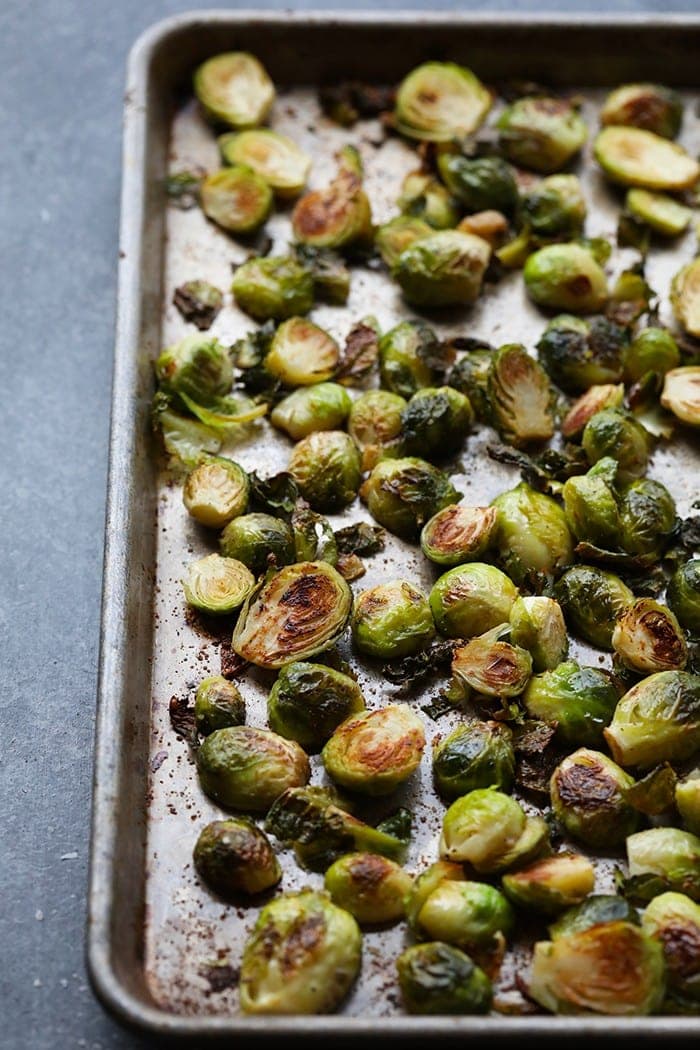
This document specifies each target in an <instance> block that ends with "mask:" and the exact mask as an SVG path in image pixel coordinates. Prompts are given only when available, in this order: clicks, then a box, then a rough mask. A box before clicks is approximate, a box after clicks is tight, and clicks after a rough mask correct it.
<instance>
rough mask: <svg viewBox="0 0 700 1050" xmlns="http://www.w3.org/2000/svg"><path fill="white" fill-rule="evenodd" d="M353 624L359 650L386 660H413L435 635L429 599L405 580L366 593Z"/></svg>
mask: <svg viewBox="0 0 700 1050" xmlns="http://www.w3.org/2000/svg"><path fill="white" fill-rule="evenodd" d="M350 623H351V627H352V637H353V641H354V643H355V646H356V647H357V649H359V651H360V652H361V653H364V654H365V655H366V656H373V657H376V658H378V659H382V660H392V659H396V658H398V657H401V656H410V655H411V654H412V653H415V652H417V651H418V650H419V649H423V648H424V647H425V646H426V645H427V644H428V643H429V642H430V641H432V639H433V637H434V635H435V624H434V623H433V617H432V613H431V612H430V606H429V604H428V599H427V598H426V597H425V595H424V594H422V593H421V591H419V590H418V589H417V588H416V587H414V586H413V585H412V584H410V583H406V582H405V581H404V580H394V581H393V582H391V583H383V584H379V586H377V587H372V589H371V590H368V591H362V592H361V594H359V595H358V596H357V598H356V599H355V607H354V609H353V614H352V619H351V621H350Z"/></svg>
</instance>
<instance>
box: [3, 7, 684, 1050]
mask: <svg viewBox="0 0 700 1050" xmlns="http://www.w3.org/2000/svg"><path fill="white" fill-rule="evenodd" d="M189 6H190V7H199V8H205V7H212V6H215V5H214V3H196V2H192V3H190V5H189ZM222 6H223V5H222ZM249 6H251V7H252V6H254V5H253V4H252V3H251V4H250V5H249ZM255 6H259V7H261V8H268V7H275V6H282V5H276V4H274V3H268V2H265V0H263V2H260V0H258V4H257V5H255ZM288 6H289V5H288ZM291 6H293V7H300V8H302V7H307V6H308V7H329V8H341V7H345V6H352V7H357V6H360V7H361V6H373V7H375V8H376V7H377V6H378V5H377V4H371V5H370V4H369V0H364V2H362V0H361V2H360V3H359V4H352V5H348V4H347V3H346V2H340V3H326V4H323V3H321V2H320V0H318V2H317V3H315V4H314V3H311V4H305V3H293V4H292V5H291ZM381 6H382V7H383V8H385V9H387V10H390V9H397V8H401V7H409V6H416V7H418V6H421V5H420V4H419V3H415V0H414V2H413V3H411V0H399V2H396V3H394V2H386V0H385V2H384V3H383V4H381ZM426 6H433V7H434V6H437V7H444V8H447V9H449V8H453V9H462V10H464V9H471V8H478V7H479V6H481V5H479V4H477V3H470V2H463V3H457V2H455V3H452V4H450V3H438V4H437V5H427V0H426ZM186 7H187V4H186V3H182V2H180V3H178V2H176V0H116V2H114V0H112V2H107V0H91V2H88V0H82V2H81V0H34V2H27V0H3V2H2V4H1V5H0V66H1V68H2V77H1V78H0V127H1V129H2V130H1V131H0V142H1V143H2V154H3V159H2V163H1V170H2V176H1V177H0V230H1V235H0V246H1V248H0V253H1V254H0V259H1V263H2V272H3V284H2V290H3V293H4V294H2V296H1V297H0V299H1V301H2V324H1V325H0V344H1V346H2V349H1V351H0V354H1V356H0V360H1V362H2V363H1V365H0V403H1V404H2V410H1V411H0V450H2V454H1V455H0V476H1V479H2V482H1V485H0V492H1V493H2V497H1V498H0V523H1V526H2V527H1V530H0V535H1V537H2V539H1V541H0V562H1V563H2V568H1V570H0V650H1V651H2V655H3V665H4V685H3V688H2V702H1V703H0V720H1V725H0V741H1V748H2V754H3V759H2V765H1V767H0V799H2V810H3V816H2V820H1V821H0V827H1V828H2V831H1V834H2V840H3V841H2V846H1V848H0V886H2V891H1V892H2V897H1V898H0V900H1V905H0V1046H2V1047H4V1048H5V1050H25V1048H26V1050H29V1048H31V1050H49V1048H51V1050H69V1048H74V1047H81V1048H82V1047H84V1048H86V1050H117V1048H120V1050H121V1048H126V1047H139V1046H146V1045H152V1044H149V1043H148V1042H147V1041H144V1040H142V1039H141V1038H140V1037H137V1036H135V1035H133V1034H131V1033H126V1032H124V1031H123V1030H121V1029H120V1028H119V1026H118V1025H117V1024H116V1023H115V1022H113V1021H112V1020H111V1019H110V1018H109V1017H107V1016H106V1015H105V1014H104V1013H103V1011H102V1010H101V1008H100V1006H99V1005H98V1003H97V1002H96V1001H95V999H94V998H93V996H92V993H91V991H90V988H89V986H88V982H87V978H86V975H85V970H84V965H83V934H84V917H85V889H86V865H87V855H88V826H89V813H90V779H91V772H92V740H93V724H94V704H95V684H96V665H97V645H98V620H99V602H100V590H101V558H102V526H103V515H104V497H105V483H106V467H107V436H108V425H109V397H110V379H111V357H112V336H113V323H114V314H115V297H116V296H115V293H116V253H117V223H118V198H119V180H120V173H119V160H120V136H121V128H120V117H121V100H122V86H123V80H124V62H125V57H126V54H127V51H128V49H129V46H130V45H131V43H132V42H133V40H134V39H135V38H136V36H137V35H138V34H139V33H140V32H141V30H142V29H144V28H145V27H146V26H148V25H149V24H151V23H153V22H155V21H157V20H158V19H160V18H162V17H164V16H165V15H168V14H172V13H174V12H177V11H180V10H183V9H185V8H186ZM488 7H489V9H490V10H508V9H519V10H528V9H529V10H553V11H561V10H565V9H572V10H575V9H584V10H589V11H598V10H600V11H620V12H624V11H651V10H654V9H658V8H660V9H663V10H664V11H693V10H697V9H698V4H697V0H687V2H668V3H661V0H657V2H655V3H646V2H628V3H618V4H615V3H611V2H610V0H607V2H606V0H593V2H591V0H588V2H585V0H583V2H578V3H575V2H574V3H571V2H569V3H567V2H566V0H539V2H537V0H536V2H534V3H522V2H521V3H511V4H509V3H507V2H499V0H491V2H490V3H489V5H488Z"/></svg>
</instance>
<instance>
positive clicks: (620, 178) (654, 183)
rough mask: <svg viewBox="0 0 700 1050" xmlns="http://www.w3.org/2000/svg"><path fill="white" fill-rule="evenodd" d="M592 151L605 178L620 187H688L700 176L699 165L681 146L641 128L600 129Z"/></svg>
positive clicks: (652, 188)
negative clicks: (618, 184)
mask: <svg viewBox="0 0 700 1050" xmlns="http://www.w3.org/2000/svg"><path fill="white" fill-rule="evenodd" d="M593 153H594V155H595V159H596V160H597V161H598V163H599V164H600V166H601V168H602V169H603V171H604V172H605V174H606V175H607V176H608V178H609V179H611V180H612V181H613V182H617V183H620V184H621V185H623V186H639V187H641V188H642V189H646V190H671V191H676V190H687V189H689V188H690V187H691V186H692V185H693V183H695V182H696V181H697V179H698V177H700V164H698V162H697V161H696V160H693V158H692V157H690V156H689V155H688V154H687V153H686V151H685V150H684V149H683V147H682V146H679V145H678V144H677V143H675V142H669V141H668V140H667V139H663V138H661V137H660V136H659V135H655V134H653V132H651V131H644V130H642V129H641V128H630V127H619V126H614V127H607V128H603V130H602V131H601V132H599V134H598V136H597V138H596V140H595V143H594V145H593Z"/></svg>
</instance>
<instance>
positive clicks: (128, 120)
mask: <svg viewBox="0 0 700 1050" xmlns="http://www.w3.org/2000/svg"><path fill="white" fill-rule="evenodd" d="M248 22H256V23H258V24H260V25H261V26H265V25H269V26H285V25H289V24H292V25H295V26H304V25H325V26H329V27H333V26H335V27H342V26H345V25H347V26H349V27H353V26H363V25H367V26H377V27H381V26H385V27H387V28H391V27H392V26H395V25H397V24H398V25H412V24H416V22H419V23H420V24H421V25H424V26H431V27H432V26H434V27H437V28H439V27H442V26H454V25H458V26H459V27H460V28H463V27H466V26H474V27H476V28H480V29H488V28H494V29H496V30H498V29H507V28H508V27H509V26H519V27H522V26H527V27H532V28H534V29H540V30H542V29H546V28H548V27H551V28H562V27H567V26H568V27H571V28H572V29H574V30H575V29H576V28H585V29H588V30H591V29H597V28H600V29H601V30H603V31H608V32H609V31H614V30H615V29H619V30H625V29H629V28H630V27H634V26H637V25H638V26H644V27H645V28H648V29H649V30H651V31H653V30H654V28H658V29H659V30H668V29H675V30H683V29H687V30H689V31H691V30H695V31H697V30H698V29H700V15H685V14H667V15H663V16H661V15H655V14H652V15H647V14H643V13H635V14H633V15H627V16H624V17H621V16H619V15H609V14H583V13H576V12H574V13H571V14H560V13H552V14H550V13H539V14H538V13H529V12H523V11H520V12H515V13H513V14H509V13H507V12H498V13H493V14H491V13H485V12H450V11H438V12H430V11H420V10H413V11H406V10H404V11H391V12H387V13H384V12H377V11H337V12H335V11H333V12H331V11H313V10H311V11H288V10H287V11H264V12H259V11H255V10H250V9H248V10H238V11H236V12H232V11H226V10H221V9H213V10H203V11H189V12H184V13H182V14H178V15H174V16H171V17H168V18H165V19H163V20H161V21H159V22H157V23H155V24H154V25H153V26H151V27H149V28H148V29H146V30H145V31H144V32H143V33H142V34H141V36H140V37H139V38H138V39H137V40H136V42H135V43H134V45H133V46H132V48H131V51H130V53H129V58H128V64H127V80H126V94H125V107H124V133H123V151H122V190H121V219H120V233H119V247H120V263H119V277H118V298H117V303H118V307H117V324H116V340H115V356H114V373H113V385H112V409H111V423H110V447H109V475H108V491H107V510H106V520H105V555H104V568H103V597H102V609H101V632H100V639H101V642H100V655H99V674H98V688H97V718H96V731H95V764H94V775H93V804H92V826H91V846H90V871H89V888H88V927H87V945H86V949H87V950H86V956H87V966H88V973H89V976H90V980H91V983H92V986H93V989H94V991H95V994H96V995H97V997H98V999H99V1000H100V1001H101V1002H102V1004H103V1005H104V1006H105V1007H106V1008H107V1009H108V1010H109V1011H110V1012H111V1013H112V1014H114V1015H115V1016H116V1017H117V1018H118V1019H119V1020H120V1021H122V1022H123V1023H125V1024H127V1025H130V1026H133V1027H136V1028H140V1029H145V1030H148V1031H150V1032H152V1033H154V1034H158V1035H161V1036H170V1037H175V1036H182V1037H192V1036H197V1037H199V1038H206V1039H216V1038H222V1037H230V1036H232V1035H238V1036H244V1037H247V1038H251V1039H252V1038H257V1037H261V1038H265V1037H270V1036H273V1035H280V1036H281V1035H285V1036H290V1037H293V1036H304V1037H306V1038H309V1037H327V1036H330V1035H332V1036H336V1037H338V1036H341V1037H347V1038H356V1037H358V1036H362V1035H364V1036H372V1035H377V1034H379V1033H378V1027H377V1020H376V1019H363V1018H359V1017H348V1016H346V1015H323V1016H312V1017H308V1016H286V1017H272V1016H265V1017H226V1016H198V1017H188V1016H183V1015H179V1014H174V1013H171V1012H168V1011H166V1010H161V1009H159V1008H158V1007H156V1006H152V1005H149V1004H148V1003H146V1002H145V1001H143V1000H141V999H139V998H138V997H137V996H136V995H134V994H133V993H132V992H131V991H129V990H128V989H127V988H126V987H125V986H124V984H123V983H122V981H121V980H120V978H119V976H118V975H117V973H116V971H115V968H114V966H113V963H112V952H111V949H112V944H111V936H110V926H111V914H112V905H113V894H112V877H111V876H112V870H113V865H114V863H115V859H116V858H115V849H116V831H117V828H116V818H115V807H116V806H117V805H118V798H119V787H120V782H119V775H120V769H119V763H120V750H119V748H120V733H119V730H120V726H121V717H122V713H121V712H120V710H119V687H120V681H121V670H122V667H123V663H124V660H125V659H126V655H127V651H128V639H127V636H126V629H125V612H126V608H127V599H128V586H129V584H128V573H127V571H126V570H127V567H128V561H129V548H128V543H127V536H128V529H129V526H130V524H131V522H132V510H133V507H132V503H133V491H132V487H131V486H130V479H131V476H132V475H131V467H132V463H133V460H134V455H135V451H136V432H135V429H134V427H133V418H134V410H135V406H136V396H135V391H136V384H137V378H138V377H137V360H136V348H137V345H138V340H139V332H140V323H141V298H140V289H141V267H142V262H143V243H142V229H143V220H144V207H145V198H146V194H145V180H144V165H145V160H146V148H147V109H146V107H147V86H148V76H149V70H150V66H151V62H152V60H153V57H154V55H155V53H156V51H157V50H158V49H159V48H160V47H161V46H162V44H163V43H164V42H165V41H166V40H167V39H168V38H169V37H171V36H174V35H176V34H179V33H182V32H183V31H186V30H188V29H193V30H194V29H196V28H197V27H201V26H203V25H212V24H215V25H221V26H224V25H230V26H232V27H235V26H236V25H240V24H245V23H248ZM699 1031H700V1029H699V1023H698V1020H697V1018H693V1017H672V1016H669V1017H667V1016H661V1017H629V1018H619V1017H552V1016H545V1015H542V1016H539V1015H538V1016H536V1017H507V1016H495V1017H494V1016H490V1017H469V1018H468V1019H466V1018H463V1017H411V1016H406V1017H398V1018H392V1019H391V1021H390V1022H388V1023H387V1024H386V1025H384V1026H383V1027H382V1030H381V1035H382V1036H383V1037H384V1038H397V1037H407V1036H411V1035H413V1036H419V1035H421V1036H426V1035H435V1036H443V1037H445V1038H449V1037H457V1036H459V1037H462V1038H464V1037H465V1036H472V1037H489V1038H494V1039H503V1038H506V1037H512V1036H521V1037H523V1038H528V1037H532V1036H538V1037H540V1038H560V1037H562V1036H571V1037H575V1038H576V1037H577V1038H585V1037H587V1036H596V1035H597V1036H608V1037H614V1038H616V1039H632V1038H635V1039H638V1038H639V1037H640V1036H641V1037H661V1036H665V1037H667V1038H668V1037H672V1038H674V1039H679V1038H683V1039H685V1038H687V1039H690V1038H692V1037H696V1038H697V1036H698V1032H699Z"/></svg>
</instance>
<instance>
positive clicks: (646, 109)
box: [600, 84, 683, 139]
mask: <svg viewBox="0 0 700 1050" xmlns="http://www.w3.org/2000/svg"><path fill="white" fill-rule="evenodd" d="M682 120H683V102H682V99H681V97H680V95H679V94H678V92H677V91H673V90H672V89H671V88H667V87H664V86H663V85H661V84H623V85H622V86H621V87H618V88H615V90H614V91H611V92H610V94H609V95H608V97H607V98H606V100H605V102H604V103H603V108H602V109H601V111H600V123H601V124H603V125H604V126H607V125H609V124H614V125H617V126H620V125H622V126H625V125H626V126H628V127H634V128H642V129H643V130H644V131H653V132H654V134H655V135H661V136H663V138H665V139H675V137H676V135H677V134H678V132H679V131H680V129H681V121H682Z"/></svg>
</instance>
